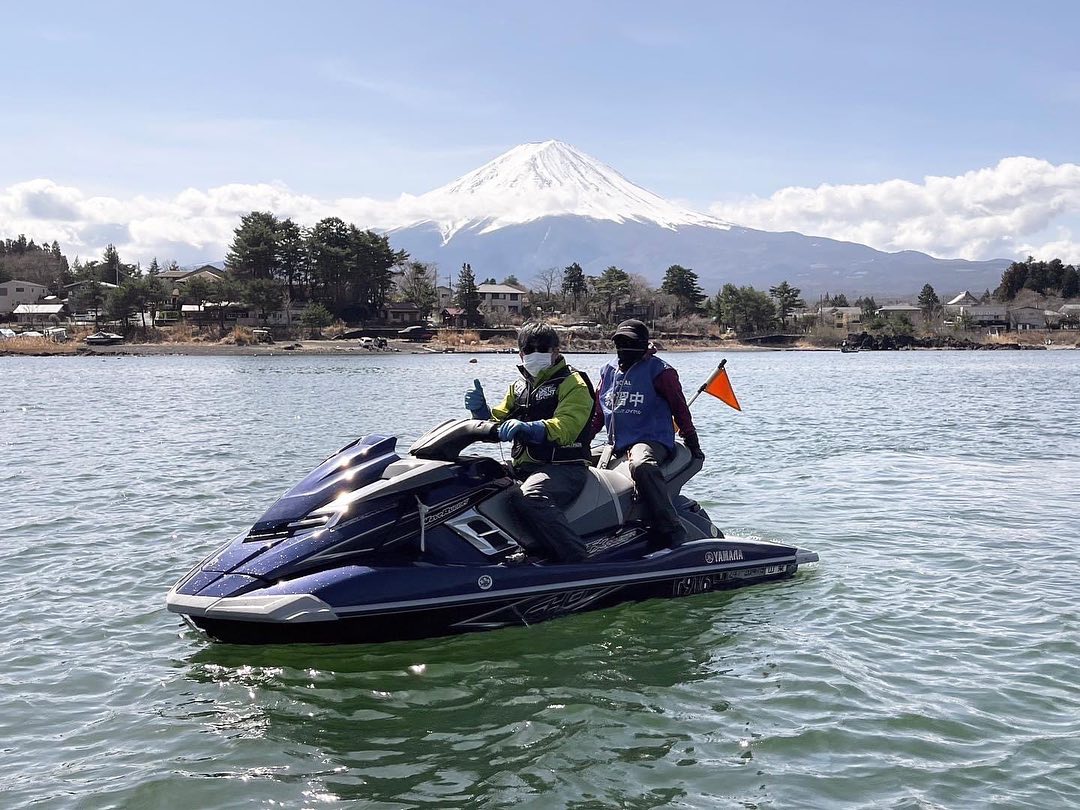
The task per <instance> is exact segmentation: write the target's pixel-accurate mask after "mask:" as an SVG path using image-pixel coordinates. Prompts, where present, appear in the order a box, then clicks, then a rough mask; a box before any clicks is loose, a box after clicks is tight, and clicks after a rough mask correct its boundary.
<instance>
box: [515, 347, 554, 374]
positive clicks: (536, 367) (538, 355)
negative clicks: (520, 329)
mask: <svg viewBox="0 0 1080 810" xmlns="http://www.w3.org/2000/svg"><path fill="white" fill-rule="evenodd" d="M553 357H554V354H553V353H552V352H533V353H532V354H526V355H523V356H522V358H521V365H523V366H525V370H526V371H527V372H529V374H531V375H532V376H533V377H535V376H536V375H537V374H539V373H540V372H541V371H543V370H544V369H545V368H548V367H549V366H550V365H551V361H552V358H553Z"/></svg>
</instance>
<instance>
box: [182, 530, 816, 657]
mask: <svg viewBox="0 0 1080 810" xmlns="http://www.w3.org/2000/svg"><path fill="white" fill-rule="evenodd" d="M736 557H741V558H742V559H735V560H733V558H736ZM816 559H817V556H816V555H814V554H812V553H810V552H805V551H801V550H798V549H794V548H792V547H789V546H779V545H773V544H767V543H752V544H751V543H732V542H730V541H720V542H716V541H699V542H696V543H692V544H690V545H689V546H686V547H683V548H681V549H678V550H676V551H672V552H668V551H662V552H659V553H656V554H653V555H651V556H650V557H647V558H645V559H644V560H642V561H641V562H640V563H637V564H633V563H599V562H597V563H591V562H587V563H584V564H580V565H573V566H567V565H522V566H503V565H500V566H482V567H475V568H472V567H470V568H469V569H468V571H467V572H460V575H459V577H458V581H457V582H456V583H452V584H451V587H450V590H449V592H448V591H446V590H444V592H443V593H441V594H439V595H438V596H420V595H418V594H419V593H422V592H423V591H424V590H425V589H427V588H428V587H429V586H428V585H427V584H426V580H427V579H428V578H429V577H430V575H431V574H432V573H433V572H431V571H430V569H428V570H427V571H425V570H424V569H423V568H416V569H412V570H409V569H400V570H396V571H393V572H390V571H379V570H377V569H367V570H365V571H364V572H363V573H362V574H356V575H353V576H352V581H351V582H349V581H347V580H343V581H342V583H340V584H338V585H336V586H327V587H325V588H324V589H323V592H322V596H325V597H326V600H324V599H322V598H320V596H319V594H320V589H318V588H308V587H307V585H306V584H302V583H298V584H297V585H296V586H295V587H293V588H291V590H292V591H294V593H292V594H286V593H283V592H282V591H283V590H284V589H282V588H278V589H277V592H275V593H260V592H258V591H255V592H248V594H246V595H244V596H237V597H222V598H215V597H194V598H192V597H185V596H183V595H181V594H177V593H176V591H175V590H174V591H173V592H171V593H170V594H169V599H168V606H169V609H170V610H174V611H177V612H181V613H184V614H185V618H186V619H187V620H188V622H189V623H190V624H191V625H193V626H194V627H196V628H197V629H199V630H201V631H202V632H204V633H206V634H207V635H208V636H209V637H211V638H213V639H215V640H218V641H222V642H226V643H231V644H276V643H324V644H325V643H371V642H385V641H394V640H408V639H420V638H429V637H434V636H447V635H455V634H460V633H471V632H478V631H483V630H492V629H497V628H502V627H513V626H529V625H532V624H537V623H539V622H542V621H546V620H548V619H554V618H558V617H561V616H567V615H571V614H574V613H581V612H585V611H589V610H599V609H603V608H608V607H611V606H613V605H617V604H620V603H625V602H638V601H644V600H647V599H657V598H673V597H682V596H693V595H698V594H706V593H711V592H714V591H722V590H731V589H734V588H739V587H744V586H747V585H755V584H760V583H765V582H773V581H777V580H781V579H787V578H789V577H792V576H794V575H795V573H796V571H797V570H798V567H799V565H800V564H803V563H806V562H813V561H815V560H816ZM725 560H726V561H725ZM406 579H412V580H414V582H415V585H416V587H415V588H409V589H408V590H409V591H410V592H411V596H406V597H405V598H397V597H401V596H402V595H403V593H402V592H401V591H398V593H396V594H395V593H392V592H389V591H387V592H384V593H381V594H380V593H379V590H380V589H379V585H380V584H383V583H385V584H388V585H389V586H390V587H391V588H394V585H400V584H401V583H403V582H404V581H405V580H406ZM380 580H382V582H380ZM305 588H307V590H309V591H312V593H304V592H303V591H304V589H305ZM350 588H351V589H352V590H353V591H354V592H355V593H356V594H358V595H359V594H364V596H363V597H358V598H357V599H356V600H355V601H353V602H351V603H348V602H340V601H339V603H338V604H336V605H333V604H331V603H330V601H329V600H331V599H332V598H333V597H332V596H331V594H335V593H336V594H338V595H339V597H338V598H339V600H340V594H342V593H344V592H346V591H347V590H349V589H350ZM270 590H273V589H270ZM395 590H396V589H395ZM429 592H430V591H429ZM275 598H276V599H277V600H278V602H276V603H275V602H274V600H275Z"/></svg>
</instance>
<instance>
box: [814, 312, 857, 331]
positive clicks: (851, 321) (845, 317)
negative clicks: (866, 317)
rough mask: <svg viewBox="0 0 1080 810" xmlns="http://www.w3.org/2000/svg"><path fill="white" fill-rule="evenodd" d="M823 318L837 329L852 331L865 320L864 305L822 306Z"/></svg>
mask: <svg viewBox="0 0 1080 810" xmlns="http://www.w3.org/2000/svg"><path fill="white" fill-rule="evenodd" d="M821 320H822V322H823V323H825V324H826V325H828V326H832V327H834V328H835V329H845V330H848V331H850V330H851V328H852V327H853V326H856V325H857V324H861V323H862V321H863V310H862V307H822V309H821Z"/></svg>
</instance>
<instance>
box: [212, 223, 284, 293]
mask: <svg viewBox="0 0 1080 810" xmlns="http://www.w3.org/2000/svg"><path fill="white" fill-rule="evenodd" d="M279 226H280V223H279V222H278V218H277V217H276V216H274V215H273V214H272V213H270V212H269V211H252V212H251V213H250V214H245V215H244V216H242V217H240V224H239V226H237V228H236V230H235V231H233V241H232V244H231V245H230V246H229V253H228V255H227V256H226V257H225V264H226V266H227V267H228V268H229V269H230V270H231V271H232V272H233V273H235V274H236V275H238V276H241V277H245V278H274V277H275V276H276V275H277V271H278V253H277V236H278V228H279Z"/></svg>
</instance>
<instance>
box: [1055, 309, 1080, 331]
mask: <svg viewBox="0 0 1080 810" xmlns="http://www.w3.org/2000/svg"><path fill="white" fill-rule="evenodd" d="M1058 315H1060V316H1061V326H1062V328H1065V329H1076V328H1077V327H1078V326H1080V304H1062V305H1061V308H1060V309H1059V310H1058Z"/></svg>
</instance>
